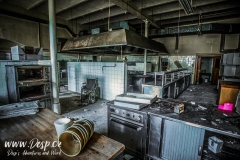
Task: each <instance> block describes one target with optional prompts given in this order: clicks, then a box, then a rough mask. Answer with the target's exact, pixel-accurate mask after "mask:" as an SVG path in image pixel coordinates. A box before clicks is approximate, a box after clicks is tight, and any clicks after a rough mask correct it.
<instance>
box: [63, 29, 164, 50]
mask: <svg viewBox="0 0 240 160" xmlns="http://www.w3.org/2000/svg"><path fill="white" fill-rule="evenodd" d="M144 49H147V50H148V53H153V54H167V53H168V51H167V49H166V47H165V46H164V44H162V43H159V42H157V41H154V40H151V39H148V38H146V37H143V36H141V35H139V34H137V33H135V32H133V31H130V30H125V29H119V30H113V31H108V32H103V33H99V34H93V35H87V36H82V37H77V38H71V39H68V40H67V42H66V43H65V44H64V46H63V48H62V52H66V51H67V52H75V53H91V54H92V53H106V54H114V53H122V54H141V53H143V51H144Z"/></svg>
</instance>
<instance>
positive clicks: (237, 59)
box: [233, 53, 240, 65]
mask: <svg viewBox="0 0 240 160" xmlns="http://www.w3.org/2000/svg"><path fill="white" fill-rule="evenodd" d="M233 65H240V53H234V56H233Z"/></svg>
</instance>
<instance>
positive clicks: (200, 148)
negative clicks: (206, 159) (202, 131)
mask: <svg viewBox="0 0 240 160" xmlns="http://www.w3.org/2000/svg"><path fill="white" fill-rule="evenodd" d="M202 149H203V147H202V146H199V147H198V155H199V156H202Z"/></svg>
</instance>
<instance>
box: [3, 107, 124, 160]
mask: <svg viewBox="0 0 240 160" xmlns="http://www.w3.org/2000/svg"><path fill="white" fill-rule="evenodd" d="M62 117H63V116H61V115H58V114H56V113H54V112H52V111H51V110H49V109H41V110H40V112H39V113H37V114H36V115H28V116H21V117H15V118H9V119H3V120H0V128H1V130H0V157H1V158H3V159H11V160H12V159H20V160H23V159H34V160H35V159H57V160H62V159H70V157H67V156H65V155H64V154H63V153H60V155H58V154H57V153H58V152H60V149H59V148H58V147H47V148H46V151H49V155H41V156H38V155H34V156H31V155H24V156H23V155H22V154H21V153H23V152H24V150H26V151H27V152H31V151H32V150H34V151H35V152H41V153H43V149H41V148H37V147H36V146H35V147H34V148H32V149H30V148H29V147H27V146H26V147H25V148H20V147H14V148H11V147H10V148H9V147H8V148H7V147H4V144H5V141H15V142H18V141H27V142H28V143H29V142H30V141H31V140H32V139H33V138H37V139H38V140H39V141H40V142H45V141H49V142H50V144H52V143H53V142H54V141H57V140H58V138H57V133H56V130H55V127H54V121H55V120H56V119H58V118H62ZM124 148H125V147H124V145H123V144H121V143H119V142H116V141H114V140H112V139H110V138H108V137H106V136H103V135H100V134H98V133H96V132H94V134H93V136H92V137H91V138H90V139H89V141H88V143H87V144H86V146H85V147H84V149H83V150H82V151H81V152H80V154H79V155H78V156H76V157H71V159H78V160H95V159H97V160H108V159H109V160H111V159H114V158H115V157H117V156H118V155H119V154H120V153H121V152H122V151H123V150H124ZM10 149H12V150H13V151H15V152H16V151H18V152H20V155H19V156H7V153H8V150H10ZM53 152H55V153H56V154H57V155H52V154H53Z"/></svg>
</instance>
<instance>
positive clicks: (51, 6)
mask: <svg viewBox="0 0 240 160" xmlns="http://www.w3.org/2000/svg"><path fill="white" fill-rule="evenodd" d="M48 11H49V39H50V57H51V58H50V59H51V72H52V93H53V106H52V110H53V111H54V112H56V113H58V114H61V108H60V103H59V89H58V88H59V84H58V72H57V43H56V17H55V3H54V0H48Z"/></svg>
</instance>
